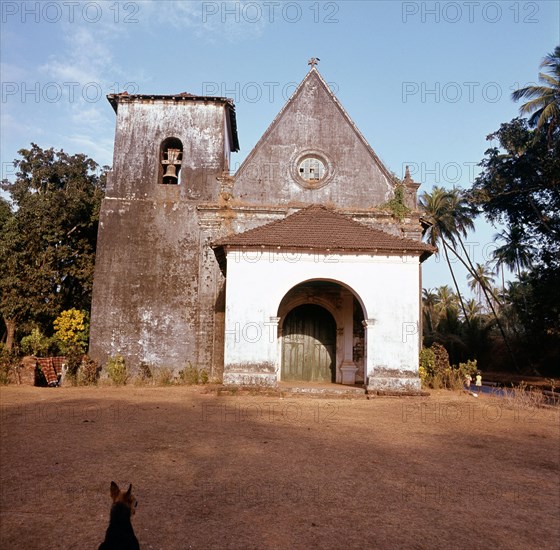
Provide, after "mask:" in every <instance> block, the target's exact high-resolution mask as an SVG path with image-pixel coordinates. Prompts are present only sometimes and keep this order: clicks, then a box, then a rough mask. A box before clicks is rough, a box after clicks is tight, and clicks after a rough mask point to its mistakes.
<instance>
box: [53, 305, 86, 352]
mask: <svg viewBox="0 0 560 550" xmlns="http://www.w3.org/2000/svg"><path fill="white" fill-rule="evenodd" d="M54 330H55V338H56V340H57V341H58V342H59V346H60V349H61V351H62V352H63V353H64V354H67V353H68V349H69V348H71V347H79V348H80V349H81V351H82V353H84V351H85V350H86V348H87V343H88V338H89V324H88V322H87V313H86V312H84V311H79V310H77V309H75V308H72V309H67V310H65V311H63V312H62V313H61V314H60V315H59V316H58V317H57V318H56V319H55V320H54Z"/></svg>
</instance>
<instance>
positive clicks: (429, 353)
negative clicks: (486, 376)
mask: <svg viewBox="0 0 560 550" xmlns="http://www.w3.org/2000/svg"><path fill="white" fill-rule="evenodd" d="M419 364H420V366H419V369H418V371H419V372H418V374H419V376H420V380H421V381H422V384H423V385H424V386H427V387H429V388H432V389H434V390H438V389H449V390H459V389H461V388H462V387H463V386H464V381H465V376H466V375H467V373H470V374H472V373H474V372H476V361H467V363H461V364H460V365H459V366H458V367H452V366H451V365H450V364H449V354H448V353H447V350H446V349H445V348H444V347H443V346H442V345H441V344H438V343H436V342H434V343H433V344H432V345H431V346H430V347H429V348H422V350H421V351H420V360H419Z"/></svg>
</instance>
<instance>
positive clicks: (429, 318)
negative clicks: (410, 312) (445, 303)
mask: <svg viewBox="0 0 560 550" xmlns="http://www.w3.org/2000/svg"><path fill="white" fill-rule="evenodd" d="M438 304H439V298H438V295H437V294H436V292H435V291H434V290H432V289H429V288H428V289H426V288H423V289H422V310H423V312H424V319H425V323H426V328H427V330H428V333H429V334H432V333H433V332H434V330H435V327H436V326H437V322H438V313H437V306H438Z"/></svg>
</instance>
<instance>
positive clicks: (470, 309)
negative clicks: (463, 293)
mask: <svg viewBox="0 0 560 550" xmlns="http://www.w3.org/2000/svg"><path fill="white" fill-rule="evenodd" d="M465 305H466V308H467V315H468V316H469V319H470V320H471V321H473V320H474V319H475V318H476V317H477V316H479V315H480V314H481V313H482V307H481V305H480V302H477V301H476V300H475V299H474V298H471V299H470V300H467V302H466V304H465Z"/></svg>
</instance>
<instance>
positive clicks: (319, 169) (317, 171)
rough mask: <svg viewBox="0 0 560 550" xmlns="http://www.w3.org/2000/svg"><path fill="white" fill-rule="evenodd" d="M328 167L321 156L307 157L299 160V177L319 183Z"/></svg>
mask: <svg viewBox="0 0 560 550" xmlns="http://www.w3.org/2000/svg"><path fill="white" fill-rule="evenodd" d="M326 171H327V169H326V166H325V163H324V162H323V161H322V159H320V158H319V157H315V156H312V157H307V158H304V159H303V160H301V161H300V162H299V165H298V173H299V177H300V178H301V179H302V180H304V181H306V182H308V183H318V182H319V181H321V180H322V179H323V178H324V177H325V173H326Z"/></svg>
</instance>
